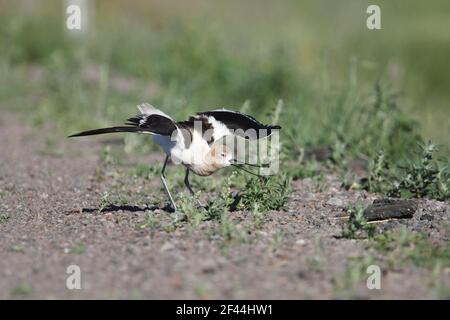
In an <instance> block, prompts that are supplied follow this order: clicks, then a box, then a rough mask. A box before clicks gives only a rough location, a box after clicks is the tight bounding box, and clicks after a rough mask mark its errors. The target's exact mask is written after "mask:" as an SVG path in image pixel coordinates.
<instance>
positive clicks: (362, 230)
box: [342, 205, 375, 239]
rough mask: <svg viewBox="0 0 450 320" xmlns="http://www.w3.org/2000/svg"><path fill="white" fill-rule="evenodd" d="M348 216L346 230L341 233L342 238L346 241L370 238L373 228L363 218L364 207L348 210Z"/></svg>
mask: <svg viewBox="0 0 450 320" xmlns="http://www.w3.org/2000/svg"><path fill="white" fill-rule="evenodd" d="M348 212H349V214H350V218H349V221H348V223H347V225H346V228H345V229H344V230H343V231H342V236H343V237H344V238H347V239H361V238H372V237H373V236H374V233H375V226H374V225H373V224H369V223H368V222H367V220H366V218H365V217H364V207H363V206H362V205H357V206H351V207H350V208H348Z"/></svg>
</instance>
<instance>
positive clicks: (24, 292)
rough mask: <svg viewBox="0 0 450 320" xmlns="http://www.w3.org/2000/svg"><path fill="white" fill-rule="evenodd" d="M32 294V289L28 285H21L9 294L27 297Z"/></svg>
mask: <svg viewBox="0 0 450 320" xmlns="http://www.w3.org/2000/svg"><path fill="white" fill-rule="evenodd" d="M33 292H34V289H33V287H32V286H31V285H30V284H28V283H21V284H19V285H18V286H16V287H14V288H12V289H11V294H12V295H14V296H20V297H27V296H29V295H31V294H32V293H33Z"/></svg>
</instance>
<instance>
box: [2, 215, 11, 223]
mask: <svg viewBox="0 0 450 320" xmlns="http://www.w3.org/2000/svg"><path fill="white" fill-rule="evenodd" d="M10 218H11V216H10V215H9V214H7V213H0V224H1V223H5V222H6V221H8V220H9V219H10Z"/></svg>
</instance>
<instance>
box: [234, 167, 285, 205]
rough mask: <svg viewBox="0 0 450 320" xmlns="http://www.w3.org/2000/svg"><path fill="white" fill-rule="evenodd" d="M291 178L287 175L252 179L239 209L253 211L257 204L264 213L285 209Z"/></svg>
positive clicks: (242, 196)
mask: <svg viewBox="0 0 450 320" xmlns="http://www.w3.org/2000/svg"><path fill="white" fill-rule="evenodd" d="M289 183H290V178H289V177H288V176H287V175H286V174H283V175H280V176H271V177H251V178H250V179H249V180H248V181H247V183H246V185H245V187H244V190H243V192H242V194H241V197H240V202H239V207H240V208H242V209H244V210H252V209H253V208H254V206H255V204H257V205H258V209H259V210H261V211H262V212H266V211H269V210H281V209H285V206H286V203H287V200H288V197H289V193H290V187H289Z"/></svg>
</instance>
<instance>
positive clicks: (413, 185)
mask: <svg viewBox="0 0 450 320" xmlns="http://www.w3.org/2000/svg"><path fill="white" fill-rule="evenodd" d="M419 148H420V149H419V152H418V155H417V156H416V157H415V158H413V159H412V160H409V161H408V163H407V164H406V165H405V166H398V165H397V166H395V165H393V164H391V163H390V162H389V160H388V159H387V157H386V155H385V154H384V153H383V152H380V153H379V154H378V156H377V157H376V158H375V159H374V161H372V163H371V166H370V175H369V178H368V180H367V183H366V188H367V190H369V191H374V192H380V193H383V194H386V195H388V196H391V197H402V198H424V197H426V198H430V199H437V200H446V199H449V198H450V172H449V170H448V167H447V165H446V164H444V165H442V164H441V163H440V162H439V161H437V160H436V159H435V154H436V152H437V151H438V148H437V146H436V145H435V144H432V143H431V142H429V143H428V144H424V145H419Z"/></svg>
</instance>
